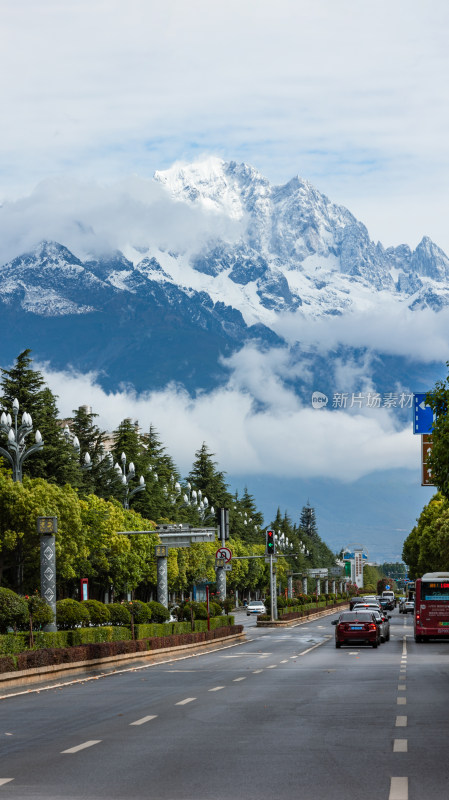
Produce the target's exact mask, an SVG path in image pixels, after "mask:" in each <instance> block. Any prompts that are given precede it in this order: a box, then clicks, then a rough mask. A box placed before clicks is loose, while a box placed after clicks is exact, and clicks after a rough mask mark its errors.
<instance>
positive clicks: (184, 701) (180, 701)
mask: <svg viewBox="0 0 449 800" xmlns="http://www.w3.org/2000/svg"><path fill="white" fill-rule="evenodd" d="M194 700H196V697H186V699H185V700H179V701H178V702H177V703H175V706H185V705H186V703H193V701H194Z"/></svg>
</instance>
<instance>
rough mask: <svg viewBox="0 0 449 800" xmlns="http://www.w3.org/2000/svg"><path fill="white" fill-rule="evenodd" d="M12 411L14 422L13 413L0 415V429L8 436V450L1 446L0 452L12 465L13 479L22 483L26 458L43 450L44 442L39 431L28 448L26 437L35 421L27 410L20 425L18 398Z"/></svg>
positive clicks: (31, 430)
mask: <svg viewBox="0 0 449 800" xmlns="http://www.w3.org/2000/svg"><path fill="white" fill-rule="evenodd" d="M12 411H13V414H14V424H13V421H12V418H11V414H5V412H3V413H2V415H1V417H0V431H1V432H2V433H4V434H6V436H7V437H8V443H7V445H6V446H7V448H8V449H7V450H5V448H4V447H0V454H1V455H2V456H4V457H5V458H6V460H7V461H9V463H10V464H11V467H12V479H13V481H15V482H18V483H22V467H23V462H24V461H25V459H26V458H28V457H29V456H31V455H32V454H33V453H36V452H37V451H38V450H42V448H43V446H44V443H43V441H42V436H41V434H40V432H39V431H36V434H35V443H34V444H32V445H30V447H28V448H27V446H26V442H25V439H26V437H27V436H28V435H29V434H30V433H32V432H33V421H32V419H31V415H30V414H27V412H26V411H25V412H24V413H23V414H22V424H21V425H20V426H18V424H17V416H18V414H19V401H18V400H17V398H16V399H15V400H14V402H13V404H12Z"/></svg>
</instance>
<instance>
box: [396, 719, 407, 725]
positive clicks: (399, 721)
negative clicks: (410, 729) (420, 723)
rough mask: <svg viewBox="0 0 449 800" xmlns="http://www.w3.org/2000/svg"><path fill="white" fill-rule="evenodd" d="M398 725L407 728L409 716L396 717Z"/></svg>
mask: <svg viewBox="0 0 449 800" xmlns="http://www.w3.org/2000/svg"><path fill="white" fill-rule="evenodd" d="M396 727H397V728H406V727H407V717H396Z"/></svg>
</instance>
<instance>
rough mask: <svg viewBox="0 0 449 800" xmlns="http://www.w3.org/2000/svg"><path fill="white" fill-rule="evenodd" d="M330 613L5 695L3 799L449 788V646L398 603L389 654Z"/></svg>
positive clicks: (354, 796)
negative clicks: (422, 631)
mask: <svg viewBox="0 0 449 800" xmlns="http://www.w3.org/2000/svg"><path fill="white" fill-rule="evenodd" d="M333 618H334V617H326V618H324V619H321V620H318V621H316V622H313V623H312V622H309V623H305V624H302V625H298V626H297V627H294V628H288V629H283V630H271V629H262V630H259V629H256V628H255V627H254V626H253V625H251V621H249V622H250V624H249V627H248V629H247V635H248V641H247V642H245V643H243V644H237V645H236V644H234V645H232V646H227V647H224V648H223V647H222V648H221V649H219V650H217V651H215V652H208V653H205V654H204V655H200V656H190V657H184V658H183V659H180V660H174V659H172V660H170V661H168V660H167V662H166V663H159V664H156V665H154V666H148V667H145V668H139V669H136V668H127V669H126V670H124V671H123V672H120V673H118V674H114V675H109V676H107V677H104V678H101V677H100V678H95V679H90V680H85V681H79V680H78V681H77V682H74V683H72V684H70V685H67V686H64V687H62V688H51V689H49V690H43V689H42V688H41V689H40V690H39V691H35V690H32V691H29V692H27V693H25V694H20V695H16V696H10V697H8V698H6V699H3V700H1V701H0V719H1V723H0V738H1V740H2V741H1V744H2V747H1V754H0V800H2V798H3V797H4V798H5V800H10V798H16V799H19V800H21V799H22V798H24V799H25V798H33V800H40V799H41V798H46V799H47V800H59V799H61V800H62V798H64V800H75V798H76V800H81V798H83V799H84V798H89V800H97V798H98V799H99V798H108V799H110V800H115V799H116V798H120V800H121V799H122V798H123V799H125V798H127V799H128V798H129V800H134V799H135V800H141V798H145V799H146V800H268V799H269V800H287V798H289V800H290V799H291V798H298V799H299V800H312V798H313V800H317V798H318V799H319V800H327V799H329V800H365V798H367V800H415V799H416V800H418V798H419V800H430V799H431V798H433V797H447V795H448V793H449V790H448V786H449V765H448V759H447V741H448V734H449V715H448V713H447V708H448V706H449V681H448V678H449V643H441V642H440V643H438V642H436V643H428V644H416V643H415V642H414V641H413V636H412V634H413V630H412V618H411V617H410V616H407V617H405V616H402V615H399V614H398V613H397V612H395V614H394V617H393V619H392V633H391V640H390V642H387V643H385V644H383V645H381V647H380V648H378V649H377V650H373V649H372V648H365V647H346V648H342V649H341V650H336V649H335V646H334V639H333V636H334V627H333V626H332V625H331V620H332V619H333Z"/></svg>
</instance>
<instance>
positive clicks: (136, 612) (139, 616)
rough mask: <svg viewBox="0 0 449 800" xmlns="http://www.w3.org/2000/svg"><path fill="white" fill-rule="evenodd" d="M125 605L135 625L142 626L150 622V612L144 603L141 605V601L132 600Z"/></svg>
mask: <svg viewBox="0 0 449 800" xmlns="http://www.w3.org/2000/svg"><path fill="white" fill-rule="evenodd" d="M127 605H128V608H129V610H130V612H131V614H132V615H133V617H134V622H135V624H136V625H143V624H145V623H146V622H149V621H150V610H149V608H148V606H147V604H146V603H142V601H141V600H133V601H132V603H128V604H127ZM131 609H132V610H131Z"/></svg>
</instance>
